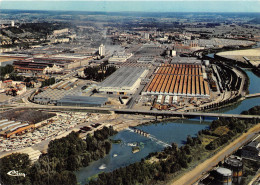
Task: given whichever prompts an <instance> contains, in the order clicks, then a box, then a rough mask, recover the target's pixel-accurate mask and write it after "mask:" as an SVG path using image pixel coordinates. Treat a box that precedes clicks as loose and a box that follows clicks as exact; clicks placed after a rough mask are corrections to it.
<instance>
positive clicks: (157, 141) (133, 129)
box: [127, 127, 171, 147]
mask: <svg viewBox="0 0 260 185" xmlns="http://www.w3.org/2000/svg"><path fill="white" fill-rule="evenodd" d="M127 130H129V131H130V132H135V133H137V134H140V135H142V136H144V137H147V138H149V139H151V140H152V141H154V142H156V143H157V144H159V145H162V146H163V147H171V145H170V144H168V143H166V142H164V141H161V140H159V139H157V138H156V137H155V136H153V135H151V134H149V133H147V132H144V131H143V130H140V129H137V128H134V127H132V128H128V129H127Z"/></svg>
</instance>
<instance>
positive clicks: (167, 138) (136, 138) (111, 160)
mask: <svg viewBox="0 0 260 185" xmlns="http://www.w3.org/2000/svg"><path fill="white" fill-rule="evenodd" d="M245 72H246V73H247V75H248V76H249V78H250V85H249V93H259V92H260V87H259V84H260V78H259V77H257V76H256V75H254V73H253V72H251V71H250V70H245ZM256 105H260V98H250V99H245V100H243V101H242V102H239V103H237V104H233V105H232V106H230V107H227V108H222V109H220V110H217V111H214V112H223V113H236V114H239V113H241V112H242V111H244V110H248V109H250V108H251V107H253V106H256ZM210 123H211V120H206V121H203V122H200V121H199V120H176V121H170V122H161V123H157V124H149V125H140V126H138V127H137V128H139V129H141V130H143V131H145V132H147V133H150V134H151V135H153V136H155V137H156V138H157V139H158V140H160V141H163V142H166V143H168V144H171V143H173V142H175V143H177V144H178V146H181V145H183V144H184V142H185V140H186V138H187V136H188V135H191V136H195V135H196V133H197V132H198V131H199V130H202V129H205V128H208V125H209V124H210ZM112 139H120V140H122V142H121V143H120V144H112V149H111V151H110V153H109V154H108V155H106V156H105V157H104V158H103V159H100V160H98V161H95V162H92V163H90V165H89V166H88V167H85V168H81V169H80V170H79V171H77V172H75V173H76V176H77V179H78V182H79V183H80V184H85V183H86V182H87V181H88V178H89V177H91V176H94V175H96V174H98V173H101V172H108V171H113V170H115V169H117V168H120V167H123V166H127V165H129V164H132V163H134V162H137V161H140V160H141V159H142V158H144V157H146V156H147V155H148V154H149V153H151V152H157V151H161V150H162V149H163V148H164V147H163V146H162V145H160V144H158V143H156V142H155V141H152V140H151V139H149V138H146V137H144V136H141V135H139V134H137V133H134V132H132V131H130V130H128V129H126V130H123V131H120V132H119V133H118V134H116V135H115V136H113V137H112ZM135 142H138V143H143V147H142V149H141V150H140V152H137V153H134V154H133V153H132V147H131V146H129V144H133V143H135ZM115 154H116V155H115ZM101 166H103V167H104V169H99V167H101Z"/></svg>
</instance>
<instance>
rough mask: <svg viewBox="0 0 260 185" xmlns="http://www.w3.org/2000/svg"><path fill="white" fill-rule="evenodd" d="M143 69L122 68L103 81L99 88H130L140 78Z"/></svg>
mask: <svg viewBox="0 0 260 185" xmlns="http://www.w3.org/2000/svg"><path fill="white" fill-rule="evenodd" d="M145 70H146V69H145V68H139V67H122V68H120V69H118V70H117V71H116V72H114V73H113V74H112V75H111V76H109V77H108V78H107V79H106V80H104V81H103V82H102V83H101V84H100V85H99V86H101V87H131V86H133V84H134V83H135V82H136V81H137V80H138V78H140V76H141V75H142V74H143V72H144V71H145Z"/></svg>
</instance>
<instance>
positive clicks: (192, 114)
mask: <svg viewBox="0 0 260 185" xmlns="http://www.w3.org/2000/svg"><path fill="white" fill-rule="evenodd" d="M113 111H114V112H115V113H116V114H143V115H153V116H162V117H164V116H165V117H173V116H176V117H216V118H221V117H223V118H240V119H253V118H255V119H260V116H258V115H241V114H223V113H206V112H177V111H157V110H149V111H147V110H129V109H115V110H113Z"/></svg>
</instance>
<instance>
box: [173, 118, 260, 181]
mask: <svg viewBox="0 0 260 185" xmlns="http://www.w3.org/2000/svg"><path fill="white" fill-rule="evenodd" d="M259 132H260V123H258V124H257V125H256V126H254V127H253V128H251V129H249V130H248V132H246V133H243V134H242V135H241V136H240V137H239V138H237V139H236V140H234V141H233V142H231V143H230V144H229V145H227V146H226V147H225V148H224V149H222V150H221V151H219V152H218V153H217V154H215V155H214V156H213V157H211V158H210V159H207V160H206V161H204V162H203V163H201V164H199V165H198V166H197V167H195V168H194V169H193V170H191V171H189V172H187V173H186V174H184V175H183V176H182V177H181V178H179V179H178V180H176V181H171V182H169V183H168V184H171V185H189V184H193V183H195V182H196V181H197V180H198V179H199V178H201V177H202V175H203V174H204V173H206V172H208V171H209V170H211V169H212V168H213V167H214V166H215V165H216V164H218V163H219V162H220V161H222V160H223V159H224V158H225V157H226V156H229V155H231V154H232V153H233V152H235V151H236V150H237V149H238V148H240V147H241V146H243V145H244V144H245V143H246V142H248V141H250V140H252V139H253V137H254V136H255V135H256V134H257V133H259Z"/></svg>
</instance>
